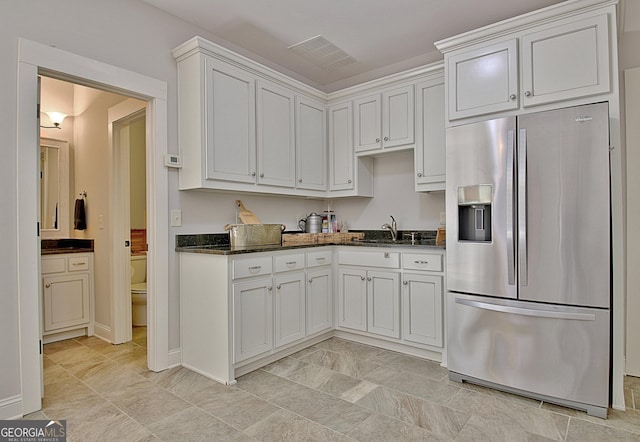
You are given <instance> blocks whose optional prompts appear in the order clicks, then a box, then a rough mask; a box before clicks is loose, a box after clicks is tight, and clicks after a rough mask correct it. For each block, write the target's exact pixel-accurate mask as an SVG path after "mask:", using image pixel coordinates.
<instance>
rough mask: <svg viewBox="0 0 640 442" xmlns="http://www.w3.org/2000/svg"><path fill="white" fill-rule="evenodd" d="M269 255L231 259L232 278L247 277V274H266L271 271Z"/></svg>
mask: <svg viewBox="0 0 640 442" xmlns="http://www.w3.org/2000/svg"><path fill="white" fill-rule="evenodd" d="M271 269H272V264H271V257H270V256H264V257H260V258H251V259H234V260H233V276H232V277H233V279H238V278H247V277H249V276H258V275H268V274H270V273H271Z"/></svg>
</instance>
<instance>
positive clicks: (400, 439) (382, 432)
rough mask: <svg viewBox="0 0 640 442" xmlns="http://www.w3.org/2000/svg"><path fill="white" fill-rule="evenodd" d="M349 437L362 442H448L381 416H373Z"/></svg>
mask: <svg viewBox="0 0 640 442" xmlns="http://www.w3.org/2000/svg"><path fill="white" fill-rule="evenodd" d="M348 435H349V437H352V438H353V439H356V440H359V441H363V442H390V441H393V442H404V441H450V440H451V439H450V438H443V437H440V436H437V435H435V434H432V433H430V432H429V431H427V430H425V429H424V428H420V427H416V426H415V425H410V424H407V423H406V422H402V421H399V420H397V419H393V418H391V417H388V416H385V415H382V414H377V413H376V414H373V415H371V416H369V417H368V418H367V419H366V420H365V421H364V422H362V423H361V424H360V425H358V426H357V427H356V428H355V429H354V430H352V431H351V432H349V434H348Z"/></svg>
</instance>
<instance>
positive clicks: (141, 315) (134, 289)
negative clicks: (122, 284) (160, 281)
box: [131, 254, 147, 326]
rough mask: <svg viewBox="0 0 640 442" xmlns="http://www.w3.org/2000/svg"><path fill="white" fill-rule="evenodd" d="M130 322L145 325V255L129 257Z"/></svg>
mask: <svg viewBox="0 0 640 442" xmlns="http://www.w3.org/2000/svg"><path fill="white" fill-rule="evenodd" d="M131 322H132V324H133V325H135V326H146V325H147V255H146V254H145V255H131Z"/></svg>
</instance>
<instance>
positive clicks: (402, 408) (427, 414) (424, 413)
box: [356, 387, 469, 439]
mask: <svg viewBox="0 0 640 442" xmlns="http://www.w3.org/2000/svg"><path fill="white" fill-rule="evenodd" d="M356 403H357V404H358V405H361V406H363V407H366V408H369V409H371V410H374V411H377V412H379V413H382V414H385V415H387V416H390V417H394V418H396V419H399V420H401V421H403V422H406V423H409V424H412V425H416V426H418V427H421V428H424V429H426V430H428V431H429V432H431V433H433V434H437V435H439V436H442V437H448V438H451V439H453V438H455V437H456V435H457V434H458V433H459V432H460V430H461V429H462V427H463V426H464V424H465V423H466V422H467V420H468V419H469V414H468V413H464V412H460V411H456V410H453V409H451V408H448V407H445V406H442V405H438V404H435V403H433V402H431V401H428V400H425V399H422V398H419V397H416V396H412V395H409V394H406V393H402V392H399V391H394V390H391V389H389V388H385V387H378V388H376V389H374V390H372V391H371V392H370V393H369V394H367V395H366V396H364V397H363V398H362V399H360V400H359V401H358V402H356Z"/></svg>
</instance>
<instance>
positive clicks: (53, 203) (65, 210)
mask: <svg viewBox="0 0 640 442" xmlns="http://www.w3.org/2000/svg"><path fill="white" fill-rule="evenodd" d="M69 204H70V202H69V143H68V142H67V141H63V140H54V139H51V138H41V139H40V236H41V237H42V238H43V239H45V238H68V237H69Z"/></svg>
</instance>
